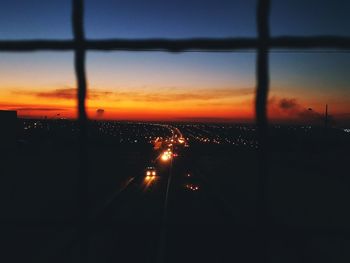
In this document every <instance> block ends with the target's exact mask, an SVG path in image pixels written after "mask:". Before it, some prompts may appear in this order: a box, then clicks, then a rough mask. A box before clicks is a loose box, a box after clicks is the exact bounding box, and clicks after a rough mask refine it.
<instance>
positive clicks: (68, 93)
mask: <svg viewBox="0 0 350 263" xmlns="http://www.w3.org/2000/svg"><path fill="white" fill-rule="evenodd" d="M77 92H78V90H77V89H76V88H69V87H68V88H61V89H55V90H49V91H13V93H14V94H17V95H30V96H35V97H38V98H49V99H65V100H74V99H77ZM111 94H113V92H111V91H100V90H88V92H87V98H88V99H99V98H102V97H105V96H108V95H111Z"/></svg>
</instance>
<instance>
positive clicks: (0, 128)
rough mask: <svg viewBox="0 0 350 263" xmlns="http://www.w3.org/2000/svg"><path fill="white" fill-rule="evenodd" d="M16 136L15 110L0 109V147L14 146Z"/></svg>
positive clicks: (9, 147)
mask: <svg viewBox="0 0 350 263" xmlns="http://www.w3.org/2000/svg"><path fill="white" fill-rule="evenodd" d="M16 137H17V111H7V110H0V148H1V149H12V148H15V146H16Z"/></svg>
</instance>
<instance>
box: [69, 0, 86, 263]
mask: <svg viewBox="0 0 350 263" xmlns="http://www.w3.org/2000/svg"><path fill="white" fill-rule="evenodd" d="M83 8H84V6H83V0H73V9H72V22H73V23H72V26H73V35H74V41H75V50H74V51H75V52H74V66H75V74H76V79H77V86H78V124H79V137H78V148H79V175H78V206H79V208H78V209H79V218H78V223H79V225H78V235H79V257H80V262H84V263H85V262H88V231H87V227H88V221H87V219H88V174H87V173H88V169H87V167H86V165H87V163H88V162H87V145H86V141H87V116H86V109H85V98H86V86H87V84H86V74H85V45H84V44H85V43H84V41H85V36H84V9H83Z"/></svg>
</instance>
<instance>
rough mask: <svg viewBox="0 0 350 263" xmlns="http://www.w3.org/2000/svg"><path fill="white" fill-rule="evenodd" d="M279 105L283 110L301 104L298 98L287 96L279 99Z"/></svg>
mask: <svg viewBox="0 0 350 263" xmlns="http://www.w3.org/2000/svg"><path fill="white" fill-rule="evenodd" d="M279 107H280V108H281V109H282V110H291V109H295V108H298V107H299V105H298V103H297V101H296V99H286V98H283V99H281V100H280V101H279Z"/></svg>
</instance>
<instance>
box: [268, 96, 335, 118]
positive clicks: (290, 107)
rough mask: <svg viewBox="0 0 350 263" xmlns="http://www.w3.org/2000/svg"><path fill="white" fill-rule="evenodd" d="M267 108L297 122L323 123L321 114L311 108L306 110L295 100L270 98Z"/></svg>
mask: <svg viewBox="0 0 350 263" xmlns="http://www.w3.org/2000/svg"><path fill="white" fill-rule="evenodd" d="M268 103H269V107H270V108H271V109H272V110H273V111H278V112H280V113H282V114H287V115H290V116H294V117H296V118H298V119H299V120H302V121H304V122H308V123H315V122H317V123H321V122H324V120H325V116H324V114H323V113H319V112H317V111H315V110H314V109H312V108H307V107H304V106H302V105H300V103H299V102H298V100H297V99H295V98H276V97H272V98H270V99H269V101H268ZM328 119H329V121H330V122H334V119H333V117H332V116H330V115H329V116H328Z"/></svg>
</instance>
